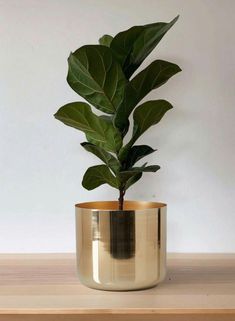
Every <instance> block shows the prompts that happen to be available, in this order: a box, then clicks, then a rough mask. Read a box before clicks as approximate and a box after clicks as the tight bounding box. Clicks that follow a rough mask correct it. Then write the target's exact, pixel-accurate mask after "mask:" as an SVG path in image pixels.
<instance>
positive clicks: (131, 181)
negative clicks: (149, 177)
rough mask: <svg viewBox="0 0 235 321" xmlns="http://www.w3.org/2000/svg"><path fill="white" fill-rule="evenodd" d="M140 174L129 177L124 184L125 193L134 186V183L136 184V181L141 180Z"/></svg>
mask: <svg viewBox="0 0 235 321" xmlns="http://www.w3.org/2000/svg"><path fill="white" fill-rule="evenodd" d="M142 175H143V174H142V173H138V174H135V175H134V176H132V177H130V178H129V179H128V180H127V182H126V184H125V191H126V190H127V189H128V188H130V187H131V186H132V185H134V184H135V183H136V182H138V180H140V179H141V177H142Z"/></svg>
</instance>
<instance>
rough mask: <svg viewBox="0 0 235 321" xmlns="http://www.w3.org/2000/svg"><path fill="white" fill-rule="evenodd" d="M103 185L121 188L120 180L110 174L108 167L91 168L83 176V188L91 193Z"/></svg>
mask: <svg viewBox="0 0 235 321" xmlns="http://www.w3.org/2000/svg"><path fill="white" fill-rule="evenodd" d="M103 184H109V185H110V186H112V187H114V188H117V189H118V187H119V182H118V179H117V178H116V177H115V176H114V175H113V174H112V173H111V172H110V170H109V168H108V167H107V166H106V165H97V166H92V167H89V168H88V170H87V171H86V173H85V174H84V176H83V180H82V186H83V187H85V188H86V189H88V190H89V191H90V190H92V189H94V188H96V187H98V186H100V185H103Z"/></svg>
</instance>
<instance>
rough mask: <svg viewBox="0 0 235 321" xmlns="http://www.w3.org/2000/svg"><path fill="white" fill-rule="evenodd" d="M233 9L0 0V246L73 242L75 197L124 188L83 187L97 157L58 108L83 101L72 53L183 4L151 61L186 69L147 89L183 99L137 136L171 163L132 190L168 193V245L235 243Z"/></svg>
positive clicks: (154, 195) (161, 196)
mask: <svg viewBox="0 0 235 321" xmlns="http://www.w3.org/2000/svg"><path fill="white" fill-rule="evenodd" d="M234 10H235V1H233V0H231V1H229V0H220V1H219V0H190V1H189V0H177V1H176V0H155V1H154V0H132V1H131V0H118V1H110V0H97V1H95V0H43V1H42V0H20V1H19V0H0V26H1V27H0V39H1V46H0V151H1V158H0V252H67V251H69V252H70V251H74V250H75V242H74V208H73V205H74V203H75V202H81V201H87V200H94V199H96V200H97V199H103V200H105V199H113V198H116V197H117V195H116V191H115V190H112V189H110V188H109V187H108V186H106V185H104V186H103V187H100V188H98V189H97V190H94V191H93V192H88V191H86V190H84V189H83V188H82V187H81V185H80V183H81V179H82V176H83V173H84V171H85V170H86V168H87V167H88V166H91V165H94V164H97V161H96V159H95V158H93V156H92V155H91V154H88V153H87V152H85V151H84V150H83V149H82V148H81V147H80V145H79V143H80V142H82V141H84V136H83V134H82V133H81V132H78V131H75V130H73V129H71V128H69V127H66V126H64V125H63V124H61V123H60V122H58V121H56V120H54V118H53V113H55V112H56V110H57V109H58V108H59V107H60V106H62V105H63V104H65V103H67V102H71V101H74V100H77V99H80V98H79V97H77V95H76V94H75V93H74V92H73V91H72V90H71V89H70V88H69V86H68V85H67V84H66V73H67V62H66V59H67V57H68V55H69V52H70V51H72V50H75V49H77V48H78V47H80V46H81V45H83V44H88V43H96V41H97V39H98V38H99V37H100V36H101V35H102V34H104V33H110V34H116V33H117V32H119V31H120V30H123V29H126V28H128V27H130V26H132V25H137V24H146V23H151V22H155V21H169V20H171V19H172V18H173V17H175V16H176V15H177V14H178V13H179V14H180V20H179V21H178V22H177V24H176V25H175V26H174V27H173V29H171V30H170V32H169V33H168V34H167V35H166V36H165V37H164V39H163V40H162V41H161V43H160V44H159V46H158V48H157V49H156V50H155V51H154V52H153V53H152V54H151V56H150V57H149V58H148V59H147V60H146V64H148V63H149V62H150V61H152V60H153V59H156V58H161V59H165V60H169V61H172V62H176V63H178V64H179V65H180V66H181V67H182V69H183V72H182V73H181V74H179V75H177V76H175V77H174V78H172V80H170V81H169V82H168V83H167V84H166V85H165V86H163V87H162V88H160V89H159V90H157V91H155V92H153V93H152V94H151V95H150V96H149V97H148V99H149V98H151V99H153V98H155V99H157V98H165V99H168V100H169V101H170V102H172V103H173V104H174V106H175V109H174V110H173V111H170V112H169V113H168V114H167V116H166V117H165V118H164V119H163V120H162V122H161V123H160V124H159V125H158V126H156V127H154V128H152V129H151V130H149V132H148V133H146V135H145V136H143V138H142V139H140V140H139V141H138V143H148V144H150V145H151V146H153V147H156V148H158V152H157V153H156V154H152V155H151V156H150V157H149V162H150V163H157V164H160V165H161V167H162V169H161V171H159V172H158V173H157V174H156V175H154V174H146V175H145V177H144V179H143V180H142V181H141V182H140V183H139V184H137V185H136V186H135V187H133V188H132V189H130V191H129V193H128V198H129V199H139V200H159V201H164V202H167V203H168V250H169V251H177V252H208V251H209V252H232V251H235V233H234V227H235V215H234V209H235V171H234V166H235V144H234V143H235V130H234V127H235V126H234V125H235V105H234V85H235V81H234V75H235V73H234V66H235V58H234V57H235V55H234V49H235V43H234ZM146 64H145V65H146Z"/></svg>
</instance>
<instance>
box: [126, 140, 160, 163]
mask: <svg viewBox="0 0 235 321" xmlns="http://www.w3.org/2000/svg"><path fill="white" fill-rule="evenodd" d="M155 151H156V149H153V148H152V147H150V146H148V145H135V146H133V147H131V149H130V150H129V152H128V155H127V157H126V159H127V161H126V167H127V168H130V167H132V166H133V165H134V164H135V163H136V162H138V161H139V160H140V159H141V158H143V157H145V156H147V155H149V154H151V153H153V152H155Z"/></svg>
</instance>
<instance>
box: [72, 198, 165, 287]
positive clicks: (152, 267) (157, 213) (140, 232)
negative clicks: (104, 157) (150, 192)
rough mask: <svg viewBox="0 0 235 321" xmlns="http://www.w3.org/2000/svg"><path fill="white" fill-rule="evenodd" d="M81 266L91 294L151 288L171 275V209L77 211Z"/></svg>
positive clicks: (144, 205)
mask: <svg viewBox="0 0 235 321" xmlns="http://www.w3.org/2000/svg"><path fill="white" fill-rule="evenodd" d="M76 235H77V266H78V275H79V278H80V280H81V282H82V283H83V284H84V285H86V286H88V287H91V288H95V289H100V290H110V291H127V290H138V289H145V288H150V287H153V286H155V285H156V284H158V283H159V282H161V281H162V280H163V279H164V277H165V273H166V204H163V203H155V202H135V201H125V203H124V210H123V211H119V210H118V202H115V201H113V202H112V201H107V202H88V203H80V204H77V205H76Z"/></svg>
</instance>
